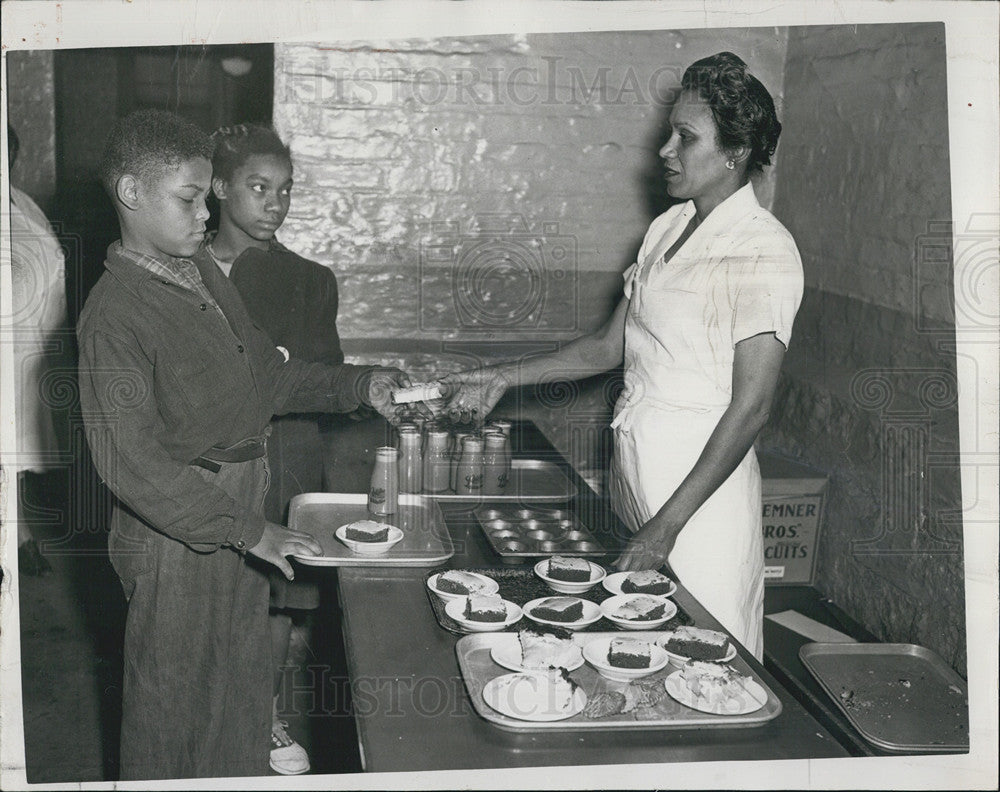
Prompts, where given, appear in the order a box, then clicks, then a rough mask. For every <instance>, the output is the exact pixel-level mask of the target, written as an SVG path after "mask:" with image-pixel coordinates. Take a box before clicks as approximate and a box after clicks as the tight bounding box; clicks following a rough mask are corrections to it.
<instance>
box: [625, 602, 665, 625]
mask: <svg viewBox="0 0 1000 792" xmlns="http://www.w3.org/2000/svg"><path fill="white" fill-rule="evenodd" d="M666 610H667V602H666V600H662V599H659V598H658V597H643V596H640V597H636V598H635V599H632V600H630V601H629V602H626V603H625V604H624V605H620V606H619V607H618V610H616V611H615V612H614V615H615V616H617V617H618V618H619V619H629V620H631V621H653V619H659V618H661V617H662V616H663V614H664V613H665V612H666Z"/></svg>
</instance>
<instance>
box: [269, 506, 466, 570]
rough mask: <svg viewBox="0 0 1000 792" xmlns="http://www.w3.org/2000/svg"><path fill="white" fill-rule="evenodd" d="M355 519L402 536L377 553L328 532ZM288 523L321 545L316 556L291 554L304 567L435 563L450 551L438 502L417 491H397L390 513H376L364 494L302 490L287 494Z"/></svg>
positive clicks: (452, 551)
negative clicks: (365, 552) (363, 550)
mask: <svg viewBox="0 0 1000 792" xmlns="http://www.w3.org/2000/svg"><path fill="white" fill-rule="evenodd" d="M355 520H376V521H377V522H387V523H389V524H390V525H395V526H396V527H397V528H399V529H401V530H402V531H403V539H402V541H400V542H399V543H397V544H395V545H393V546H392V547H390V548H389V549H388V550H387V551H386V552H385V553H384V554H383V555H360V554H357V553H353V552H351V551H350V550H349V549H347V547H345V546H344V545H343V544H342V543H341V542H340V541H339V540H338V539H337V537H335V536H334V531H336V530H337V529H338V528H339V527H340V526H341V525H344V524H345V523H350V522H354V521H355ZM288 526H289V528H294V529H296V530H298V531H305V532H306V533H310V534H312V535H313V536H314V537H315V538H316V541H317V542H319V543H320V545H321V546H322V547H323V555H320V556H293V558H295V560H296V561H298V562H299V563H301V564H307V565H309V566H333V567H360V566H364V567H372V566H400V567H423V566H435V565H437V564H440V563H442V562H443V561H447V560H448V559H449V558H451V556H452V555H453V553H454V552H455V551H454V548H453V547H452V545H451V538H450V536H449V535H448V529H447V528H446V527H445V523H444V517H443V515H442V514H441V507H440V506H438V505H437V504H436V503H435V502H434V501H432V500H429V499H428V498H426V497H424V496H423V495H400V496H399V508H398V510H397V511H396V513H395V514H391V515H389V516H387V517H385V518H380V517H375V516H374V515H372V514H371V513H370V512H369V511H368V496H367V495H364V494H358V493H353V492H352V493H326V492H308V493H304V494H302V495H296V496H295V497H294V498H292V502H291V504H290V505H289V507H288Z"/></svg>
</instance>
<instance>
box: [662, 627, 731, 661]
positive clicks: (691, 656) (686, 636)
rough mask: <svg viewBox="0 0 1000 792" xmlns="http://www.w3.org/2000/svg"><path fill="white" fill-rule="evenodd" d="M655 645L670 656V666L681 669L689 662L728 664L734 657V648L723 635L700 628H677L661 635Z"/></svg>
mask: <svg viewBox="0 0 1000 792" xmlns="http://www.w3.org/2000/svg"><path fill="white" fill-rule="evenodd" d="M656 644H657V646H659V647H660V648H661V649H663V650H664V651H665V652H666V653H667V654H668V655H669V656H670V664H671V665H673V666H676V667H677V668H680V667H682V666H683V665H684V664H685V663H687V662H688V661H689V660H704V661H709V662H716V663H728V662H729V661H730V660H732V659H733V658H734V657H736V647H735V646H733V644H732V643H730V641H729V637H728V636H727V635H726V634H725V633H721V632H718V631H717V630H704V629H701V628H700V627H687V626H684V627H678V628H677V629H676V630H674V631H672V632H667V633H663V634H662V635H661V636H660V637H659V638H657V639H656Z"/></svg>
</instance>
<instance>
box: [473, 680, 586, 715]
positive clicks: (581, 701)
mask: <svg viewBox="0 0 1000 792" xmlns="http://www.w3.org/2000/svg"><path fill="white" fill-rule="evenodd" d="M567 684H568V683H567V682H565V681H564V680H563V679H562V678H561V677H558V676H554V675H549V674H535V673H520V674H505V675H504V676H499V677H496V678H495V679H491V680H490V681H489V682H487V683H486V684H485V685H484V686H483V700H484V701H485V702H486V703H487V704H488V705H489V706H490V707H492V708H493V709H495V710H496V711H497V712H499V713H500V714H501V715H506V716H507V717H508V718H516V719H517V720H524V721H536V722H541V721H558V720H565V719H566V718H572V717H573V716H574V715H576V714H578V713H580V712H582V711H583V708H584V707H586V706H587V694H586V693H584V692H583V688H579V687H578V688H576V689H575V690H574V691H573V694H572V696H571V697H570V698H569V699H568V700H567V702H566V704H565V705H560V704H558V702H557V700H556V697H555V690H556V686H563V685H567ZM520 686H524V687H523V688H521V693H523V694H524V695H523V698H522V696H521V695H519V692H518V689H519V688H520Z"/></svg>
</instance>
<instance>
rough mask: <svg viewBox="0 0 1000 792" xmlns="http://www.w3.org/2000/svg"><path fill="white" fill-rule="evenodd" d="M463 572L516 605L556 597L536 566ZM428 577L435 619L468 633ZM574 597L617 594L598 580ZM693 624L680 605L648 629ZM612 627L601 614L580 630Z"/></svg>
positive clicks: (599, 600) (594, 598)
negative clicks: (487, 582)
mask: <svg viewBox="0 0 1000 792" xmlns="http://www.w3.org/2000/svg"><path fill="white" fill-rule="evenodd" d="M464 571H466V572H477V573H479V574H480V575H485V576H486V577H488V578H492V579H493V580H495V581H496V582H497V583H498V584H499V586H500V590H499V591H498V592H497V593H498V594H499V595H500V596H501V597H503V598H504V599H505V600H507V601H508V602H513V603H514V604H515V605H524V604H525V603H526V602H531V600H533V599H538V598H539V597H552V596H556V592H554V591H553V590H552V589H550V588H549V587H548V586H547V585H546V584H545V581H544V580H542V579H541V578H539V577H538V575H536V574H535V572H534V570H533V569H523V568H522V569H517V568H510V567H470V568H468V569H465V570H464ZM433 574H436V570H435V571H433V572H428V573H427V576H426V578H429V577H430V576H431V575H433ZM426 578H425V580H424V583H425V585H424V591H426V592H427V599H428V600H430V604H431V611H432V612H433V613H434V618H435V619H437V622H438V624H439V625H441V627H443V628H444V629H445V630H447V631H448V632H450V633H454V634H455V635H466V634H467V632H468V631H467V630H465V629H464V628H463V627H462V625H460V624H459V623H458V622H456V621H455V620H454V619H452V618H451V616H449V615H448V614H447V613H446V612H445V609H444V606H445V603H444V602H443V601H442V600H441V598H440V597H438V596H437V595H436V594H434V592H432V591H431V590H430V588H428V587H427V585H426V582H427V580H426ZM573 596H576V597H580V599H585V600H590V601H591V602H596V603H597V604H598V605H600V604H601V603H602V602H604V600H606V599H607V598H608V597H613V596H614V595H613V594H612V593H611V592H610V591H608V590H607V589H606V588H604V586H602V585H601V584H600V583H598V584H597V585H596V586H594V587H593V588H592V589H589V590H588V591H585V592H583V593H582V594H574V595H573ZM668 599H669V598H668ZM671 602H674V604H675V605H677V603H676V601H674V600H671ZM533 623H534V622H532V621H531V620H530V619H528V618H527V617H525V618H522V619H521V620H520V621H518V622H515V623H514V624H512V625H511V626H509V627H506V628H504V631H506V632H517V630H519V629H520V628H521V627H523V626H524V625H525V624H533ZM691 624H694V619H692V618H691V617H690V616H689V615H688V613H687V611H685V610H684V608H682V607H681V606H680V605H677V613H676V615H675V616H674V617H673V618H672V619H670V620H669V621H667V622H665V623H664V624H663V625H662V626H660V627H658V628H657V629H656V630H650V631H649V632H650V633H651V634H654V635H655V634H657V633H659V632H666V631H669V630H676V629H677V628H678V627H681V626H686V625H691ZM610 630H614V631H616V632H617V631H618V628H617V627H616V626H615V625H614V624H612V623H611V622H609V621H608V620H607V619H605V618H604V617H601V618H600V619H598V620H597V621H596V622H594V623H593V624H588V625H587V626H586V627H584V628H583V629H582V630H581V632H587V633H592V632H606V631H610Z"/></svg>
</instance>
